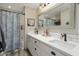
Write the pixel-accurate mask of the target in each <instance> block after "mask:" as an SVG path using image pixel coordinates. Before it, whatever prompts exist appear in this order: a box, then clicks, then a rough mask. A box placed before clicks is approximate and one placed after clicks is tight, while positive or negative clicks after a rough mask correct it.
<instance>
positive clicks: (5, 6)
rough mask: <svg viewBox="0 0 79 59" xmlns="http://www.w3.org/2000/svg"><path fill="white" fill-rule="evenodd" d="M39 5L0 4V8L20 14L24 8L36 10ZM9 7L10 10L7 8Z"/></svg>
mask: <svg viewBox="0 0 79 59" xmlns="http://www.w3.org/2000/svg"><path fill="white" fill-rule="evenodd" d="M39 5H40V3H0V8H1V9H8V10H11V11H19V12H22V11H23V10H24V6H26V7H31V8H33V9H38V8H39ZM9 6H11V8H8V7H9Z"/></svg>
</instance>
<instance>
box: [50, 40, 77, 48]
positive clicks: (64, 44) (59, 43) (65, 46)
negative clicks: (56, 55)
mask: <svg viewBox="0 0 79 59" xmlns="http://www.w3.org/2000/svg"><path fill="white" fill-rule="evenodd" d="M49 42H51V43H53V44H55V45H56V46H61V47H63V48H66V49H74V48H75V47H76V45H75V44H72V43H68V42H64V41H60V40H50V41H49Z"/></svg>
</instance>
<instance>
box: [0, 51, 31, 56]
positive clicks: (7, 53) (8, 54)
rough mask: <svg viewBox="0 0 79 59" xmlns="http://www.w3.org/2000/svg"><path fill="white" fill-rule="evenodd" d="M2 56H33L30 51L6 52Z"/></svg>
mask: <svg viewBox="0 0 79 59" xmlns="http://www.w3.org/2000/svg"><path fill="white" fill-rule="evenodd" d="M0 56H32V55H31V54H30V52H29V51H28V50H17V51H9V52H5V53H3V54H2V55H0Z"/></svg>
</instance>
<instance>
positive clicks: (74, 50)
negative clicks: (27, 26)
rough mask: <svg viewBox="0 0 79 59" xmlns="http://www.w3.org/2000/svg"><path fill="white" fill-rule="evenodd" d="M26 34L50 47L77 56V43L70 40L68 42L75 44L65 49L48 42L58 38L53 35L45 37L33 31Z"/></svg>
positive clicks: (78, 50) (78, 45)
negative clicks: (71, 47)
mask: <svg viewBox="0 0 79 59" xmlns="http://www.w3.org/2000/svg"><path fill="white" fill-rule="evenodd" d="M27 35H30V36H32V37H34V38H35V39H37V40H39V41H41V42H43V43H45V44H47V45H49V46H51V47H55V48H57V49H59V50H61V51H63V52H65V53H67V54H69V55H72V56H79V44H78V43H75V42H70V43H73V44H75V45H76V46H75V47H74V48H73V49H66V48H64V47H62V46H60V45H57V44H53V43H51V42H49V41H50V40H60V39H58V38H57V37H53V36H49V37H45V36H42V35H41V34H34V33H28V34H27Z"/></svg>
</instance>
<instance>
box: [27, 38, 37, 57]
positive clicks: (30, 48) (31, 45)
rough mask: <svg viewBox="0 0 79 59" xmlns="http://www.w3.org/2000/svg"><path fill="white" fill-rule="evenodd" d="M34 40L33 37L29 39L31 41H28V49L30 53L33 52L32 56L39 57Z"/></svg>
mask: <svg viewBox="0 0 79 59" xmlns="http://www.w3.org/2000/svg"><path fill="white" fill-rule="evenodd" d="M33 40H34V39H32V38H31V37H29V39H28V49H29V51H30V52H31V54H32V55H34V56H36V55H37V53H36V51H35V48H36V47H35V45H34V43H33Z"/></svg>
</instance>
